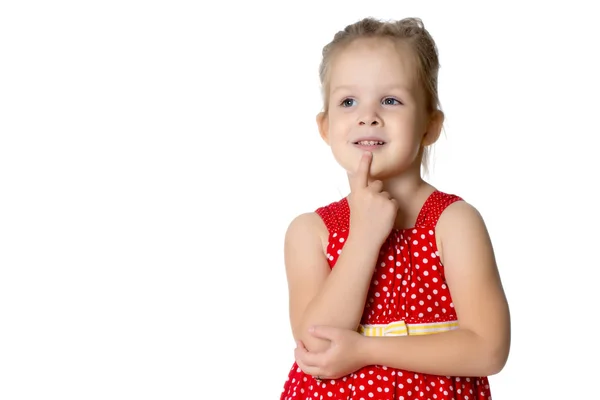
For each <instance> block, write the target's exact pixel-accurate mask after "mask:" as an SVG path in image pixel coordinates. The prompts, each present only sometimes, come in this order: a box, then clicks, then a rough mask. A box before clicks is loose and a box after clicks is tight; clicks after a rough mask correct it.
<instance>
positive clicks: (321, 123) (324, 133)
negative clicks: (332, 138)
mask: <svg viewBox="0 0 600 400" xmlns="http://www.w3.org/2000/svg"><path fill="white" fill-rule="evenodd" d="M317 127H318V128H319V134H320V135H321V138H322V139H323V140H324V141H325V143H327V144H328V145H329V118H327V114H326V113H325V112H320V113H318V114H317Z"/></svg>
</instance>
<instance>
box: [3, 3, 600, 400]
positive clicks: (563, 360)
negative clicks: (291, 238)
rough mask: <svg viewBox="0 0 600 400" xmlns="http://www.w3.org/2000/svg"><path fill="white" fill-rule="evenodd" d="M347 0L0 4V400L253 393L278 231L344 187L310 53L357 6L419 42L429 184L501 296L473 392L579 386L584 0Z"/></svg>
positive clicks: (593, 23) (589, 133) (266, 378)
mask: <svg viewBox="0 0 600 400" xmlns="http://www.w3.org/2000/svg"><path fill="white" fill-rule="evenodd" d="M368 3H369V2H366V1H358V2H352V1H343V2H342V1H328V2H319V5H316V4H315V5H305V4H303V2H297V3H295V4H291V3H289V2H285V1H277V2H276V1H273V2H270V3H268V2H266V1H250V2H248V1H244V2H242V1H237V2H233V3H232V2H229V3H225V2H223V3H221V2H215V4H210V5H207V4H204V3H202V2H194V1H188V2H182V1H168V2H167V1H162V2H159V1H145V2H142V1H138V2H133V1H103V2H82V1H80V2H76V1H71V2H66V1H55V2H36V3H34V2H29V1H18V2H17V1H6V2H3V3H2V5H0V235H1V236H0V268H1V269H0V398H2V399H3V400H17V399H36V400H38V399H50V398H52V399H54V398H57V399H58V398H60V399H62V400H66V399H86V400H87V399H178V400H184V399H208V398H211V399H238V398H261V399H276V398H278V396H279V392H280V390H281V388H282V386H283V383H284V381H285V378H286V376H287V373H288V370H289V368H290V366H291V365H292V362H293V340H292V337H291V332H290V328H289V324H288V316H287V286H286V285H287V283H286V280H285V272H284V265H283V237H284V233H285V229H286V228H287V225H288V223H289V222H290V221H291V219H292V218H293V217H294V216H296V215H297V214H299V213H301V212H306V211H312V210H314V209H315V208H317V207H319V206H321V205H325V204H327V203H329V202H331V201H335V200H338V199H339V198H340V197H341V196H343V195H345V194H346V191H347V184H346V178H345V176H344V174H343V172H342V171H341V169H340V168H339V167H338V166H337V165H336V164H335V163H334V161H333V157H332V156H331V154H330V153H329V149H328V148H327V147H326V145H325V144H324V143H323V142H322V141H321V140H320V138H319V136H318V133H317V130H316V125H315V122H314V117H315V115H316V113H317V112H318V111H319V110H320V107H321V104H320V95H319V87H318V78H317V68H318V64H319V62H320V52H321V48H322V47H323V46H324V45H325V44H326V43H327V42H329V41H330V40H331V38H332V37H333V34H334V33H335V32H336V31H338V30H340V29H342V28H343V27H344V26H346V25H347V24H349V23H352V22H355V21H356V20H358V19H359V18H362V17H365V16H375V17H380V18H385V19H392V18H393V19H397V18H403V17H408V16H417V17H421V18H422V19H423V20H424V22H425V25H426V27H427V28H428V29H429V30H430V32H431V33H432V35H433V36H434V38H435V39H436V41H437V44H438V47H439V51H440V58H441V64H442V69H441V72H440V96H441V100H442V106H443V109H444V111H445V112H446V115H447V120H446V126H445V132H444V135H443V136H442V138H441V139H440V141H439V142H438V144H437V145H436V147H435V152H434V154H433V159H434V165H433V168H432V173H431V175H430V178H431V182H432V183H433V184H434V185H436V186H437V187H438V188H439V189H440V190H443V191H446V192H450V193H456V194H458V195H460V196H462V197H464V198H465V199H466V200H467V201H469V202H471V203H472V204H473V205H475V206H476V207H477V208H478V209H479V210H480V211H481V213H482V214H483V216H484V218H485V219H486V222H487V224H488V226H489V229H490V233H491V235H492V239H493V241H494V244H495V248H496V252H497V258H498V262H499V266H500V269H501V274H502V279H503V282H504V284H505V287H506V293H507V295H508V298H509V301H510V305H511V309H512V322H513V344H512V351H511V355H510V359H509V362H508V364H507V366H506V368H505V369H504V370H503V371H502V372H501V374H499V375H497V376H493V377H491V382H492V385H493V387H492V390H493V395H494V399H495V400H502V399H528V398H536V399H562V398H591V394H590V393H591V392H594V393H596V394H595V396H600V395H598V394H597V393H598V386H597V377H598V372H600V368H599V367H598V364H597V358H598V356H600V352H599V348H598V340H597V331H596V332H595V331H594V328H593V327H594V326H595V324H597V319H598V315H599V312H598V305H599V299H598V282H599V281H598V277H599V274H598V270H599V267H600V263H599V261H598V255H597V249H598V233H597V232H598V231H597V229H598V228H597V227H598V223H599V222H600V221H599V218H598V212H597V208H598V205H597V200H596V197H595V195H594V194H593V193H594V192H595V191H596V190H597V188H596V187H595V186H596V184H597V182H598V177H597V175H598V172H600V168H599V163H598V156H597V155H598V151H597V148H596V146H597V145H596V144H597V143H598V134H599V133H600V132H599V128H598V92H599V90H600V84H599V79H598V76H599V75H598V71H599V70H600V62H599V60H598V55H597V54H598V51H597V49H598V45H597V39H595V38H597V37H600V30H599V28H598V22H597V18H594V17H593V16H594V13H593V12H592V8H591V7H592V6H591V5H590V6H585V7H584V6H582V5H581V4H583V2H576V1H568V2H561V3H562V4H560V5H549V4H548V2H540V3H539V5H535V4H534V3H533V2H521V4H520V5H518V6H511V5H510V4H509V3H507V2H506V1H502V2H496V4H493V5H490V4H488V3H487V2H485V5H482V4H483V2H481V3H464V2H452V5H447V4H446V3H448V2H435V3H434V2H423V1H419V2H403V1H381V2H373V5H371V6H367V4H368ZM201 4H202V5H201ZM586 7H587V8H586ZM586 361H587V362H588V363H587V364H586ZM210 393H213V394H212V395H210ZM596 398H598V397H596Z"/></svg>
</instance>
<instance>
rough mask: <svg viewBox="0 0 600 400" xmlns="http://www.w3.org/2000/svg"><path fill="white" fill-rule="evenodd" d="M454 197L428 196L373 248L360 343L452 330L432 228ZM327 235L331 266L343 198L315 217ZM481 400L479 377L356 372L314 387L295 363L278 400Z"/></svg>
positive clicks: (346, 214) (341, 233)
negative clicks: (412, 219) (413, 217)
mask: <svg viewBox="0 0 600 400" xmlns="http://www.w3.org/2000/svg"><path fill="white" fill-rule="evenodd" d="M458 200H461V199H460V198H459V197H458V196H455V195H451V194H446V193H443V192H440V191H435V192H433V193H432V194H431V195H430V196H429V197H428V199H427V200H426V201H425V203H424V204H423V207H422V208H421V211H420V213H419V216H418V218H417V222H416V224H415V227H413V228H410V229H402V230H397V229H395V230H392V232H391V233H390V235H389V237H388V239H387V240H386V242H385V243H384V245H383V246H382V248H381V253H380V256H379V260H378V264H377V267H376V270H375V273H374V274H373V279H372V281H371V287H370V289H369V294H368V296H367V302H366V306H365V310H364V314H363V316H362V319H361V324H360V326H359V332H360V333H361V334H363V335H368V336H402V335H404V336H405V335H427V334H435V333H439V332H444V331H448V330H451V329H457V328H458V322H457V316H456V312H455V310H454V305H453V304H452V297H451V296H450V291H449V289H448V286H447V285H446V283H445V277H444V267H443V265H442V264H441V262H440V259H439V257H438V251H437V246H436V241H435V226H436V223H437V221H438V218H439V217H440V215H441V213H442V212H443V211H444V209H445V208H446V207H448V206H449V205H450V204H452V203H453V202H455V201H458ZM317 213H318V214H319V215H320V216H321V218H322V219H323V221H324V222H325V224H326V226H327V229H328V230H329V244H328V247H327V252H328V254H327V257H328V259H329V265H330V266H331V268H334V266H335V263H336V261H337V259H338V257H339V255H340V254H341V252H342V251H343V247H344V243H345V240H346V238H347V237H348V230H349V222H350V208H349V206H348V202H347V200H346V198H344V199H342V200H340V201H337V202H334V203H331V204H329V205H327V206H325V207H321V208H319V209H317ZM293 399H303V400H323V399H332V400H334V399H337V400H342V399H344V400H350V399H352V400H369V399H376V400H377V399H378V400H388V399H389V400H411V399H419V400H449V399H460V400H484V399H485V400H489V399H491V393H490V387H489V382H488V379H487V378H486V377H471V378H467V377H450V376H437V375H428V374H422V373H415V372H410V371H403V370H398V369H394V368H388V367H386V366H380V365H373V366H368V367H364V368H362V369H360V370H358V371H356V372H355V373H353V374H351V375H348V376H346V377H343V378H339V379H328V380H323V381H321V382H320V383H319V382H317V381H316V380H315V379H314V378H313V377H312V376H310V375H306V374H304V372H302V371H301V370H300V368H299V367H298V365H297V364H296V363H294V365H293V366H292V368H291V370H290V372H289V375H288V378H287V380H286V382H285V385H284V389H283V392H282V394H281V400H293Z"/></svg>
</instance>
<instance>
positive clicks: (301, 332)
mask: <svg viewBox="0 0 600 400" xmlns="http://www.w3.org/2000/svg"><path fill="white" fill-rule="evenodd" d="M312 325H313V324H312V323H310V321H303V322H302V323H300V324H298V326H297V328H296V329H294V332H293V333H294V339H295V340H296V341H300V342H302V344H303V345H304V347H305V348H306V350H308V351H310V352H315V353H319V352H323V351H325V350H327V349H328V348H329V345H330V344H331V342H330V341H329V340H325V339H321V338H318V337H315V336H313V335H312V334H311V333H310V332H309V328H310V327H311V326H312Z"/></svg>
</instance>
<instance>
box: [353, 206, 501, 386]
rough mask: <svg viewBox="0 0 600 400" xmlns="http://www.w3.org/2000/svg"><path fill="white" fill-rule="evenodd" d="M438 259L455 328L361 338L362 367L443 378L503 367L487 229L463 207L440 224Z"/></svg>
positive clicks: (498, 288)
mask: <svg viewBox="0 0 600 400" xmlns="http://www.w3.org/2000/svg"><path fill="white" fill-rule="evenodd" d="M436 235H437V237H438V239H439V250H440V257H441V260H442V262H443V263H444V266H445V267H444V268H445V273H446V280H447V284H448V287H449V288H450V291H451V293H452V299H453V302H454V307H455V309H456V313H457V316H458V321H459V324H460V327H459V329H457V330H455V331H450V332H444V333H438V334H433V335H425V336H404V337H376V338H371V337H369V338H365V340H363V341H362V342H363V344H364V348H363V349H361V350H362V351H361V353H362V354H365V357H366V359H365V360H364V361H365V364H369V365H371V364H377V365H386V366H389V367H393V368H399V369H405V370H409V371H415V372H421V373H428V374H435V375H446V376H489V375H493V374H495V373H498V372H499V371H500V370H501V369H502V368H503V367H504V365H505V363H506V360H507V358H508V353H509V348H510V315H509V308H508V304H507V300H506V297H505V294H504V290H503V288H502V283H501V281H500V276H499V273H498V269H497V266H496V261H495V256H494V252H493V249H492V244H491V242H490V238H489V234H488V232H487V229H486V227H485V224H484V222H483V220H482V218H481V216H480V214H479V213H478V212H477V210H476V209H475V208H473V207H472V206H470V205H469V204H467V203H465V202H457V203H454V204H452V205H451V206H449V207H448V208H447V209H446V210H445V211H444V213H443V214H442V216H441V217H440V220H439V222H438V226H437V228H436Z"/></svg>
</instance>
